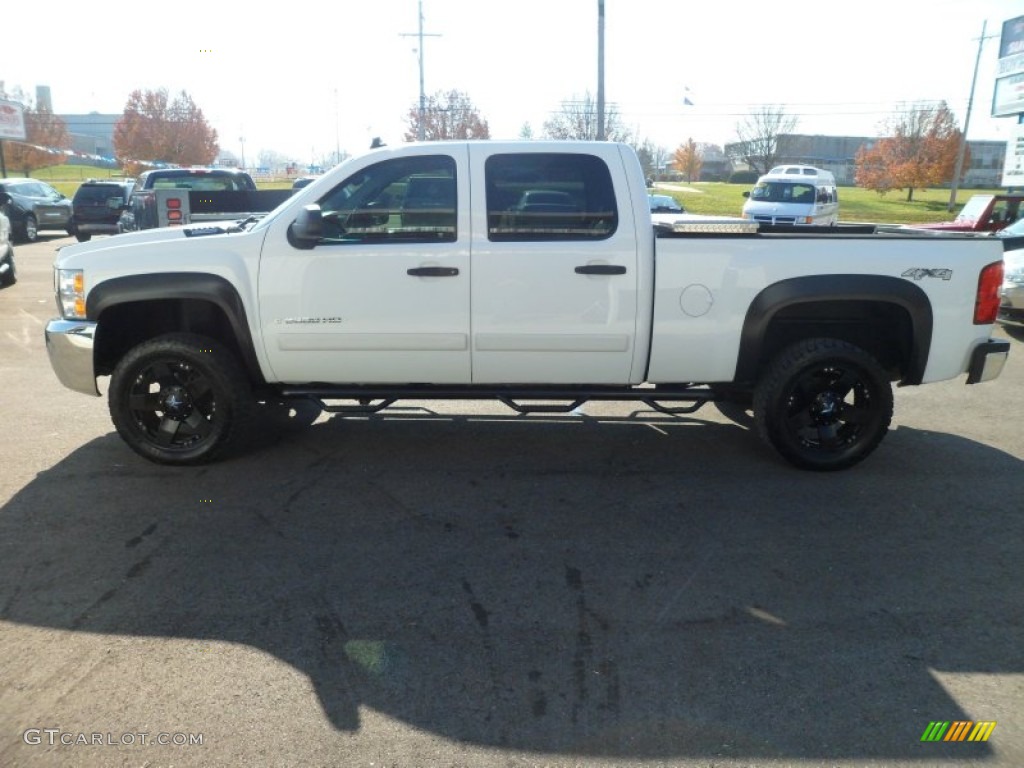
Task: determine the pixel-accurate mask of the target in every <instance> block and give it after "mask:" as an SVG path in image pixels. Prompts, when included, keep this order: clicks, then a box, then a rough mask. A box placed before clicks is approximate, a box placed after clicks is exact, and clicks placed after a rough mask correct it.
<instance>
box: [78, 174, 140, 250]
mask: <svg viewBox="0 0 1024 768" xmlns="http://www.w3.org/2000/svg"><path fill="white" fill-rule="evenodd" d="M134 187H135V182H134V181H97V180H96V179H89V180H88V181H86V182H83V184H82V185H81V186H80V187H79V188H78V190H77V191H76V192H75V196H74V198H73V199H72V200H71V208H72V212H71V225H70V227H69V228H68V231H70V232H71V234H73V235H74V236H75V237H76V238H77V239H78V242H80V243H84V242H86V241H87V240H89V239H90V238H91V237H92V236H93V235H116V234H117V233H118V232H120V231H122V230H121V228H120V226H119V225H118V221H119V220H120V218H121V213H122V212H123V211H124V209H125V207H126V206H127V205H128V198H129V197H130V196H131V194H132V189H134Z"/></svg>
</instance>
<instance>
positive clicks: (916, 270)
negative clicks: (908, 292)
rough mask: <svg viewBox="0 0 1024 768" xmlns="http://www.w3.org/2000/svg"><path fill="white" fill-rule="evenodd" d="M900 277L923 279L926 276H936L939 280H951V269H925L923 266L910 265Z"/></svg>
mask: <svg viewBox="0 0 1024 768" xmlns="http://www.w3.org/2000/svg"><path fill="white" fill-rule="evenodd" d="M900 277H910V278H913V279H914V280H923V279H924V278H926V277H936V278H939V279H940V280H952V279H953V270H952V269H925V268H923V267H911V268H910V269H908V270H907V271H906V272H904V273H903V274H902V275H900Z"/></svg>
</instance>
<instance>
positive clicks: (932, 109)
mask: <svg viewBox="0 0 1024 768" xmlns="http://www.w3.org/2000/svg"><path fill="white" fill-rule="evenodd" d="M885 132H886V133H888V134H889V135H888V136H886V137H884V138H880V139H879V140H878V141H876V142H875V143H874V144H873V145H870V146H867V145H866V146H863V147H861V148H860V149H859V150H858V151H857V157H856V172H855V182H856V184H857V186H858V187H864V188H866V189H873V190H875V191H876V192H878V193H879V194H880V195H884V194H885V193H886V192H889V191H891V190H893V189H899V190H903V189H906V190H907V202H910V201H912V200H913V199H914V190H915V189H925V188H927V187H934V186H938V185H940V184H945V183H947V182H950V181H952V180H953V174H954V173H955V170H956V157H957V152H958V151H959V149H960V138H961V132H960V129H959V127H958V126H957V121H956V117H955V116H954V115H953V112H952V110H950V108H949V106H948V105H947V104H946V102H944V101H942V102H939V103H938V104H937V105H929V104H917V105H913V106H911V107H910V108H909V109H908V110H906V111H905V112H901V113H898V115H897V116H896V117H894V118H892V119H890V120H889V121H888V122H887V123H886V125H885ZM965 160H969V158H965ZM968 164H969V163H967V162H965V164H964V167H968Z"/></svg>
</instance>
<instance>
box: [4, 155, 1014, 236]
mask: <svg viewBox="0 0 1024 768" xmlns="http://www.w3.org/2000/svg"><path fill="white" fill-rule="evenodd" d="M8 175H10V176H15V175H18V174H17V173H15V172H14V171H12V169H8ZM32 178H35V179H40V180H42V181H46V182H48V183H49V184H52V185H53V186H54V187H56V189H57V190H58V191H59V192H61V193H62V194H65V195H67V196H68V197H72V196H73V195H74V194H75V190H76V189H78V186H79V184H81V183H82V182H83V181H84V180H85V179H109V178H121V171H119V170H117V169H107V168H94V167H91V166H86V165H56V166H51V167H49V168H39V169H37V170H35V171H34V172H33V173H32ZM291 185H292V182H291V180H288V179H284V180H280V181H268V182H258V183H257V186H258V187H259V188H260V189H289V188H291ZM750 187H751V185H750V184H725V183H718V182H698V183H696V184H667V185H662V184H658V185H657V186H656V191H658V192H659V193H660V194H669V195H672V197H674V198H675V199H676V200H678V201H679V202H680V203H682V205H683V207H684V208H686V210H687V211H690V212H691V213H704V214H709V215H715V216H739V214H740V210H741V209H742V208H743V202H744V199H743V193H744V192H746V191H748V190H749V189H750ZM680 188H684V189H685V190H687V191H680ZM998 191H999V190H979V189H965V190H960V191H959V192H958V193H957V205H956V207H955V208H954V210H953V212H952V213H950V212H949V211H947V210H946V205H947V204H948V203H949V190H948V189H915V190H914V200H913V201H912V202H909V203H908V202H907V201H906V197H907V193H906V191H902V192H901V191H899V190H894V191H893V192H890V193H889V194H887V195H884V196H883V195H879V194H878V193H877V192H872V191H870V190H867V189H859V188H858V187H840V188H839V219H840V221H866V222H877V223H879V224H919V223H923V222H930V221H949V220H952V219H953V218H954V217H955V216H956V214H957V212H959V210H960V208H962V207H963V204H964V203H965V202H967V200H968V199H970V197H971V195H974V194H980V193H986V192H988V193H991V192H998Z"/></svg>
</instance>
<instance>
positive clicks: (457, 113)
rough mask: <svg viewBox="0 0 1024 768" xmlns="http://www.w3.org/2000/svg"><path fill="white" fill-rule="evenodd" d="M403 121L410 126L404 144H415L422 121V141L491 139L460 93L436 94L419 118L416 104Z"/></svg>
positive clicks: (468, 99)
mask: <svg viewBox="0 0 1024 768" xmlns="http://www.w3.org/2000/svg"><path fill="white" fill-rule="evenodd" d="M405 121H406V123H408V125H409V129H408V130H407V131H406V132H405V140H406V141H416V139H417V137H418V136H419V128H420V123H421V122H422V123H423V138H424V140H425V141H445V140H447V139H489V138H491V129H490V128H489V127H488V126H487V121H486V120H484V119H483V118H482V117H480V112H479V110H478V109H477V108H476V107H475V106H474V105H473V102H472V101H471V100H470V98H469V96H468V95H466V94H465V93H463V92H462V91H456V90H451V91H438V92H437V93H435V94H434V95H433V96H430V97H429V98H428V99H427V100H426V104H425V105H424V108H423V114H422V115H421V114H420V107H419V104H416V105H414V106H412V107H410V108H409V113H408V115H406V118H405Z"/></svg>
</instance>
